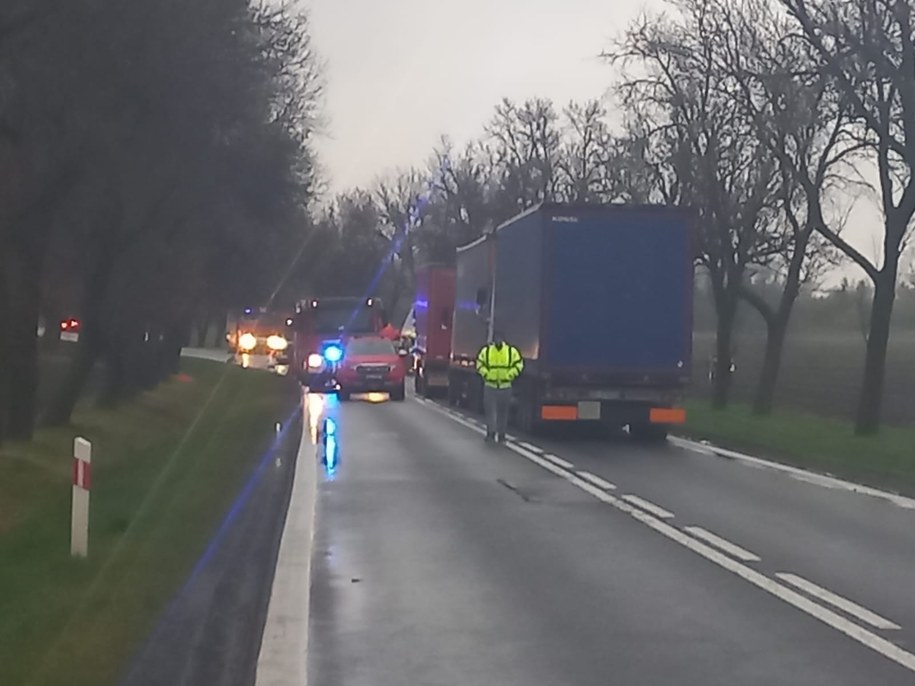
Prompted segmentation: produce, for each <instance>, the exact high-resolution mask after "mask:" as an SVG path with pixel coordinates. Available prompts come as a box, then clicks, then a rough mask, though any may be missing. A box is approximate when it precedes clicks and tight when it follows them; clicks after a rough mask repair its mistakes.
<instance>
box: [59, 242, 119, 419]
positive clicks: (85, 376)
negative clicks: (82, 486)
mask: <svg viewBox="0 0 915 686" xmlns="http://www.w3.org/2000/svg"><path fill="white" fill-rule="evenodd" d="M112 266H113V258H112V254H111V252H110V250H106V251H103V252H102V254H100V255H99V257H98V261H97V262H96V264H95V268H94V269H93V271H92V273H91V275H90V277H89V281H88V283H87V284H86V292H85V294H84V296H83V301H82V307H81V308H80V317H81V326H80V335H79V342H78V343H77V344H76V345H77V348H76V356H75V357H74V359H73V361H72V363H71V364H70V367H69V369H68V370H67V373H66V375H65V376H64V379H63V381H62V383H61V384H60V386H59V387H58V390H57V393H56V395H55V396H54V398H53V400H52V401H51V403H50V404H49V407H48V409H47V412H46V413H45V415H44V417H43V418H42V421H43V423H45V424H46V425H48V426H63V425H65V424H68V423H69V422H70V418H71V417H72V416H73V410H75V409H76V404H77V403H78V402H79V399H80V397H81V396H82V394H83V390H84V389H85V387H86V383H87V382H88V381H89V378H90V377H91V375H92V370H93V369H94V368H95V364H96V362H98V359H99V357H100V356H101V355H102V351H103V345H104V330H103V321H102V320H103V317H104V314H103V305H104V302H105V295H106V292H107V290H108V284H109V282H110V280H111V275H112ZM55 326H56V324H55ZM54 334H55V335H57V330H56V328H55V331H54Z"/></svg>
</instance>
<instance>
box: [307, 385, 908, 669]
mask: <svg viewBox="0 0 915 686" xmlns="http://www.w3.org/2000/svg"><path fill="white" fill-rule="evenodd" d="M354 400H355V399H354ZM383 400H384V396H380V397H379V396H371V397H366V398H364V401H363V402H358V401H354V402H343V403H339V402H338V401H337V399H336V397H328V398H325V399H323V400H319V399H309V400H308V401H307V405H309V406H310V407H313V408H314V409H315V410H320V413H318V412H315V414H316V417H315V418H314V419H313V420H310V422H313V425H314V427H315V429H314V432H315V433H314V436H315V440H314V441H313V443H314V445H315V449H316V458H317V463H318V471H319V472H320V475H319V478H318V483H317V520H316V521H317V527H316V530H315V532H314V533H315V537H314V548H313V550H312V554H311V560H312V566H311V568H310V570H311V571H310V574H311V576H310V588H311V595H310V621H309V626H310V630H309V632H308V634H307V635H308V646H309V648H308V671H309V677H310V678H309V682H310V683H314V684H346V685H347V686H402V685H403V684H428V685H429V686H431V685H433V684H441V685H444V684H461V685H462V686H491V685H492V684H498V685H499V686H555V685H556V684H575V686H605V685H606V684H607V683H609V682H612V683H619V684H688V685H693V684H695V685H696V686H699V685H700V684H701V685H702V686H710V685H712V684H721V685H722V686H724V685H725V684H727V685H728V686H730V685H731V684H741V685H742V686H770V685H771V684H780V685H781V684H784V685H786V686H787V685H789V684H791V685H797V686H812V685H813V684H818V685H823V686H826V684H829V686H851V685H853V684H862V683H874V684H881V686H884V685H885V686H890V685H892V686H897V685H898V686H903V685H909V684H912V683H913V682H912V673H913V672H915V659H913V660H912V662H911V663H910V662H909V660H910V656H911V648H909V647H908V646H911V645H913V643H912V641H913V634H912V628H913V627H915V602H913V601H912V594H911V592H910V588H911V578H912V569H915V562H913V560H915V557H913V553H912V550H915V547H913V541H915V539H913V534H912V527H911V523H912V519H911V517H913V516H915V515H913V514H912V512H911V511H907V510H904V509H901V508H895V509H894V508H891V507H888V506H886V505H885V504H883V503H879V504H874V503H872V502H870V501H869V500H868V499H867V498H864V497H862V496H859V495H856V494H853V493H841V492H837V491H834V490H829V489H825V488H820V487H818V486H814V485H810V484H806V483H802V482H799V481H797V480H794V479H789V478H787V477H785V476H784V475H782V474H780V473H774V472H773V473H771V474H770V473H768V472H765V471H760V470H758V469H749V468H747V467H745V466H743V465H741V464H737V463H732V462H730V461H724V460H716V459H715V458H711V457H708V456H705V455H700V454H697V453H691V452H689V451H685V450H682V449H680V448H678V447H676V446H674V445H660V446H656V445H650V446H646V445H640V444H636V443H633V442H629V441H625V440H622V439H619V440H615V441H609V442H608V441H606V440H597V439H595V440H590V439H589V440H576V441H571V440H553V439H551V438H549V437H540V438H536V437H529V436H526V437H524V439H523V441H524V442H521V441H519V440H512V441H511V443H510V444H509V445H506V446H492V445H487V444H485V443H484V441H483V437H482V435H481V432H482V431H483V429H482V428H481V427H480V424H479V418H478V417H465V416H459V415H455V414H454V413H450V412H448V411H447V410H445V409H444V408H442V407H441V406H437V405H432V404H429V403H418V402H406V403H393V402H383ZM366 401H367V402H366ZM309 426H311V424H309ZM344 453H345V454H344ZM341 455H342V456H343V458H344V460H345V462H344V463H342V466H341ZM311 466H312V467H314V466H315V465H314V464H312V465H311ZM824 599H827V600H824ZM831 608H837V610H833V609H831ZM840 613H841V614H840ZM861 617H864V618H866V619H864V620H862V619H861Z"/></svg>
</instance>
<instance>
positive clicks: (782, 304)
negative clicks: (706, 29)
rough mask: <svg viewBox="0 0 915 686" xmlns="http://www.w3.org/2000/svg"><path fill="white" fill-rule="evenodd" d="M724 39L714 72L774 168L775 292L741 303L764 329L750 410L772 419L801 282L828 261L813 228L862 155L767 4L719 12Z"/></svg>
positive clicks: (798, 44) (842, 111) (752, 0)
mask: <svg viewBox="0 0 915 686" xmlns="http://www.w3.org/2000/svg"><path fill="white" fill-rule="evenodd" d="M721 9H722V13H723V16H724V28H725V30H726V34H727V35H726V40H724V41H723V46H724V49H723V51H722V53H721V57H722V62H721V63H720V64H719V65H718V66H719V68H720V69H722V70H725V71H727V72H728V73H730V74H731V75H732V77H733V79H734V82H735V83H736V85H737V86H738V87H739V90H738V95H739V97H738V98H737V99H736V102H737V103H738V105H739V106H740V107H741V108H742V109H743V110H744V112H745V113H746V115H747V116H748V117H749V118H750V120H751V121H752V122H753V123H754V125H755V128H756V132H757V135H758V136H759V139H760V140H761V141H762V144H763V146H764V150H765V151H766V154H768V155H769V156H771V157H772V158H774V159H775V160H776V161H777V163H778V169H777V173H778V175H779V177H780V184H779V186H780V187H779V190H778V198H777V202H778V205H779V209H780V220H779V221H778V222H777V223H776V225H775V226H776V229H775V230H776V232H777V233H778V234H780V235H779V236H778V238H777V240H776V241H775V243H776V244H777V245H780V246H781V251H780V252H778V253H777V254H775V255H773V256H772V258H773V259H772V263H771V265H770V266H771V267H772V268H774V269H775V270H776V273H777V274H778V283H779V285H780V290H781V292H780V293H779V295H778V298H777V300H775V301H771V300H768V299H767V298H765V297H763V296H762V295H761V294H760V293H758V292H756V291H755V290H754V289H753V288H752V286H751V285H750V284H749V283H747V284H745V287H744V288H743V289H742V292H741V295H742V297H743V298H744V299H745V300H746V301H747V302H748V303H749V304H750V305H751V306H752V307H753V308H754V309H756V311H757V312H758V313H759V314H760V316H761V317H762V318H763V320H764V322H765V324H766V331H767V337H766V350H765V356H764V361H763V366H762V371H761V375H760V380H759V383H758V385H757V389H756V396H755V399H754V410H755V411H756V412H757V413H760V414H767V413H769V412H770V411H771V409H772V405H773V399H774V394H775V388H776V385H777V381H778V374H779V369H780V365H781V356H782V350H783V348H784V342H785V337H786V335H787V332H788V324H789V322H790V319H791V315H792V312H793V310H794V304H795V302H796V301H797V298H798V296H799V295H800V293H801V288H802V286H803V285H804V284H805V283H808V282H811V281H814V280H815V279H816V278H817V277H818V276H819V275H820V274H821V272H822V270H823V268H824V267H826V266H828V265H829V264H830V263H831V262H832V261H833V260H832V259H831V258H832V257H833V254H832V251H830V250H828V245H827V244H826V243H825V241H822V240H817V236H818V234H817V233H816V232H817V231H818V230H825V231H828V232H830V233H833V234H835V235H838V234H839V230H838V227H837V226H836V225H834V224H832V223H830V222H829V221H828V217H827V214H828V212H827V211H826V210H824V206H828V205H829V198H830V197H831V196H832V195H833V194H837V193H843V194H847V193H848V192H849V191H850V190H852V182H851V173H850V172H851V170H850V167H849V159H850V158H851V157H852V156H853V155H854V154H855V153H856V152H857V150H858V149H859V147H858V146H857V145H856V144H855V143H854V141H853V140H852V139H851V136H850V121H849V117H848V116H847V115H848V108H847V99H846V98H845V97H844V95H843V94H842V93H841V92H839V91H837V90H836V89H835V88H834V87H833V84H832V83H831V81H830V80H829V79H827V78H825V77H823V76H822V75H820V74H819V73H817V70H816V68H815V67H816V64H815V60H814V59H813V55H812V54H811V50H810V49H809V46H808V45H807V44H806V43H804V42H803V41H799V40H797V39H796V38H795V37H793V36H792V35H791V27H790V26H789V22H788V19H787V18H786V17H784V15H783V14H781V13H779V12H778V11H776V9H775V8H774V7H773V6H772V4H771V3H769V2H768V1H767V0H732V1H730V2H726V3H722V4H721Z"/></svg>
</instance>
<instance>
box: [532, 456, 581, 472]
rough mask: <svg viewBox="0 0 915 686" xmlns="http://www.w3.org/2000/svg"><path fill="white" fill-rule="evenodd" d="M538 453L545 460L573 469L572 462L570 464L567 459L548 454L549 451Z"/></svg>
mask: <svg viewBox="0 0 915 686" xmlns="http://www.w3.org/2000/svg"><path fill="white" fill-rule="evenodd" d="M539 454H541V455H543V456H544V457H545V458H546V459H547V460H549V461H550V462H552V463H553V464H558V465H559V466H560V467H563V468H565V469H575V465H574V464H572V463H571V462H569V461H568V460H563V459H562V458H561V457H557V456H556V455H550V454H549V453H539Z"/></svg>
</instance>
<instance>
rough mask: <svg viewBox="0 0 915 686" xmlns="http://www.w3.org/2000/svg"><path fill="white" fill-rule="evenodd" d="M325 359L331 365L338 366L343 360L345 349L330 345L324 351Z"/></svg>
mask: <svg viewBox="0 0 915 686" xmlns="http://www.w3.org/2000/svg"><path fill="white" fill-rule="evenodd" d="M324 359H325V360H327V361H328V362H330V363H331V364H336V363H337V362H339V361H340V360H342V359H343V348H341V347H340V346H339V345H329V346H327V347H326V348H325V349H324Z"/></svg>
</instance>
